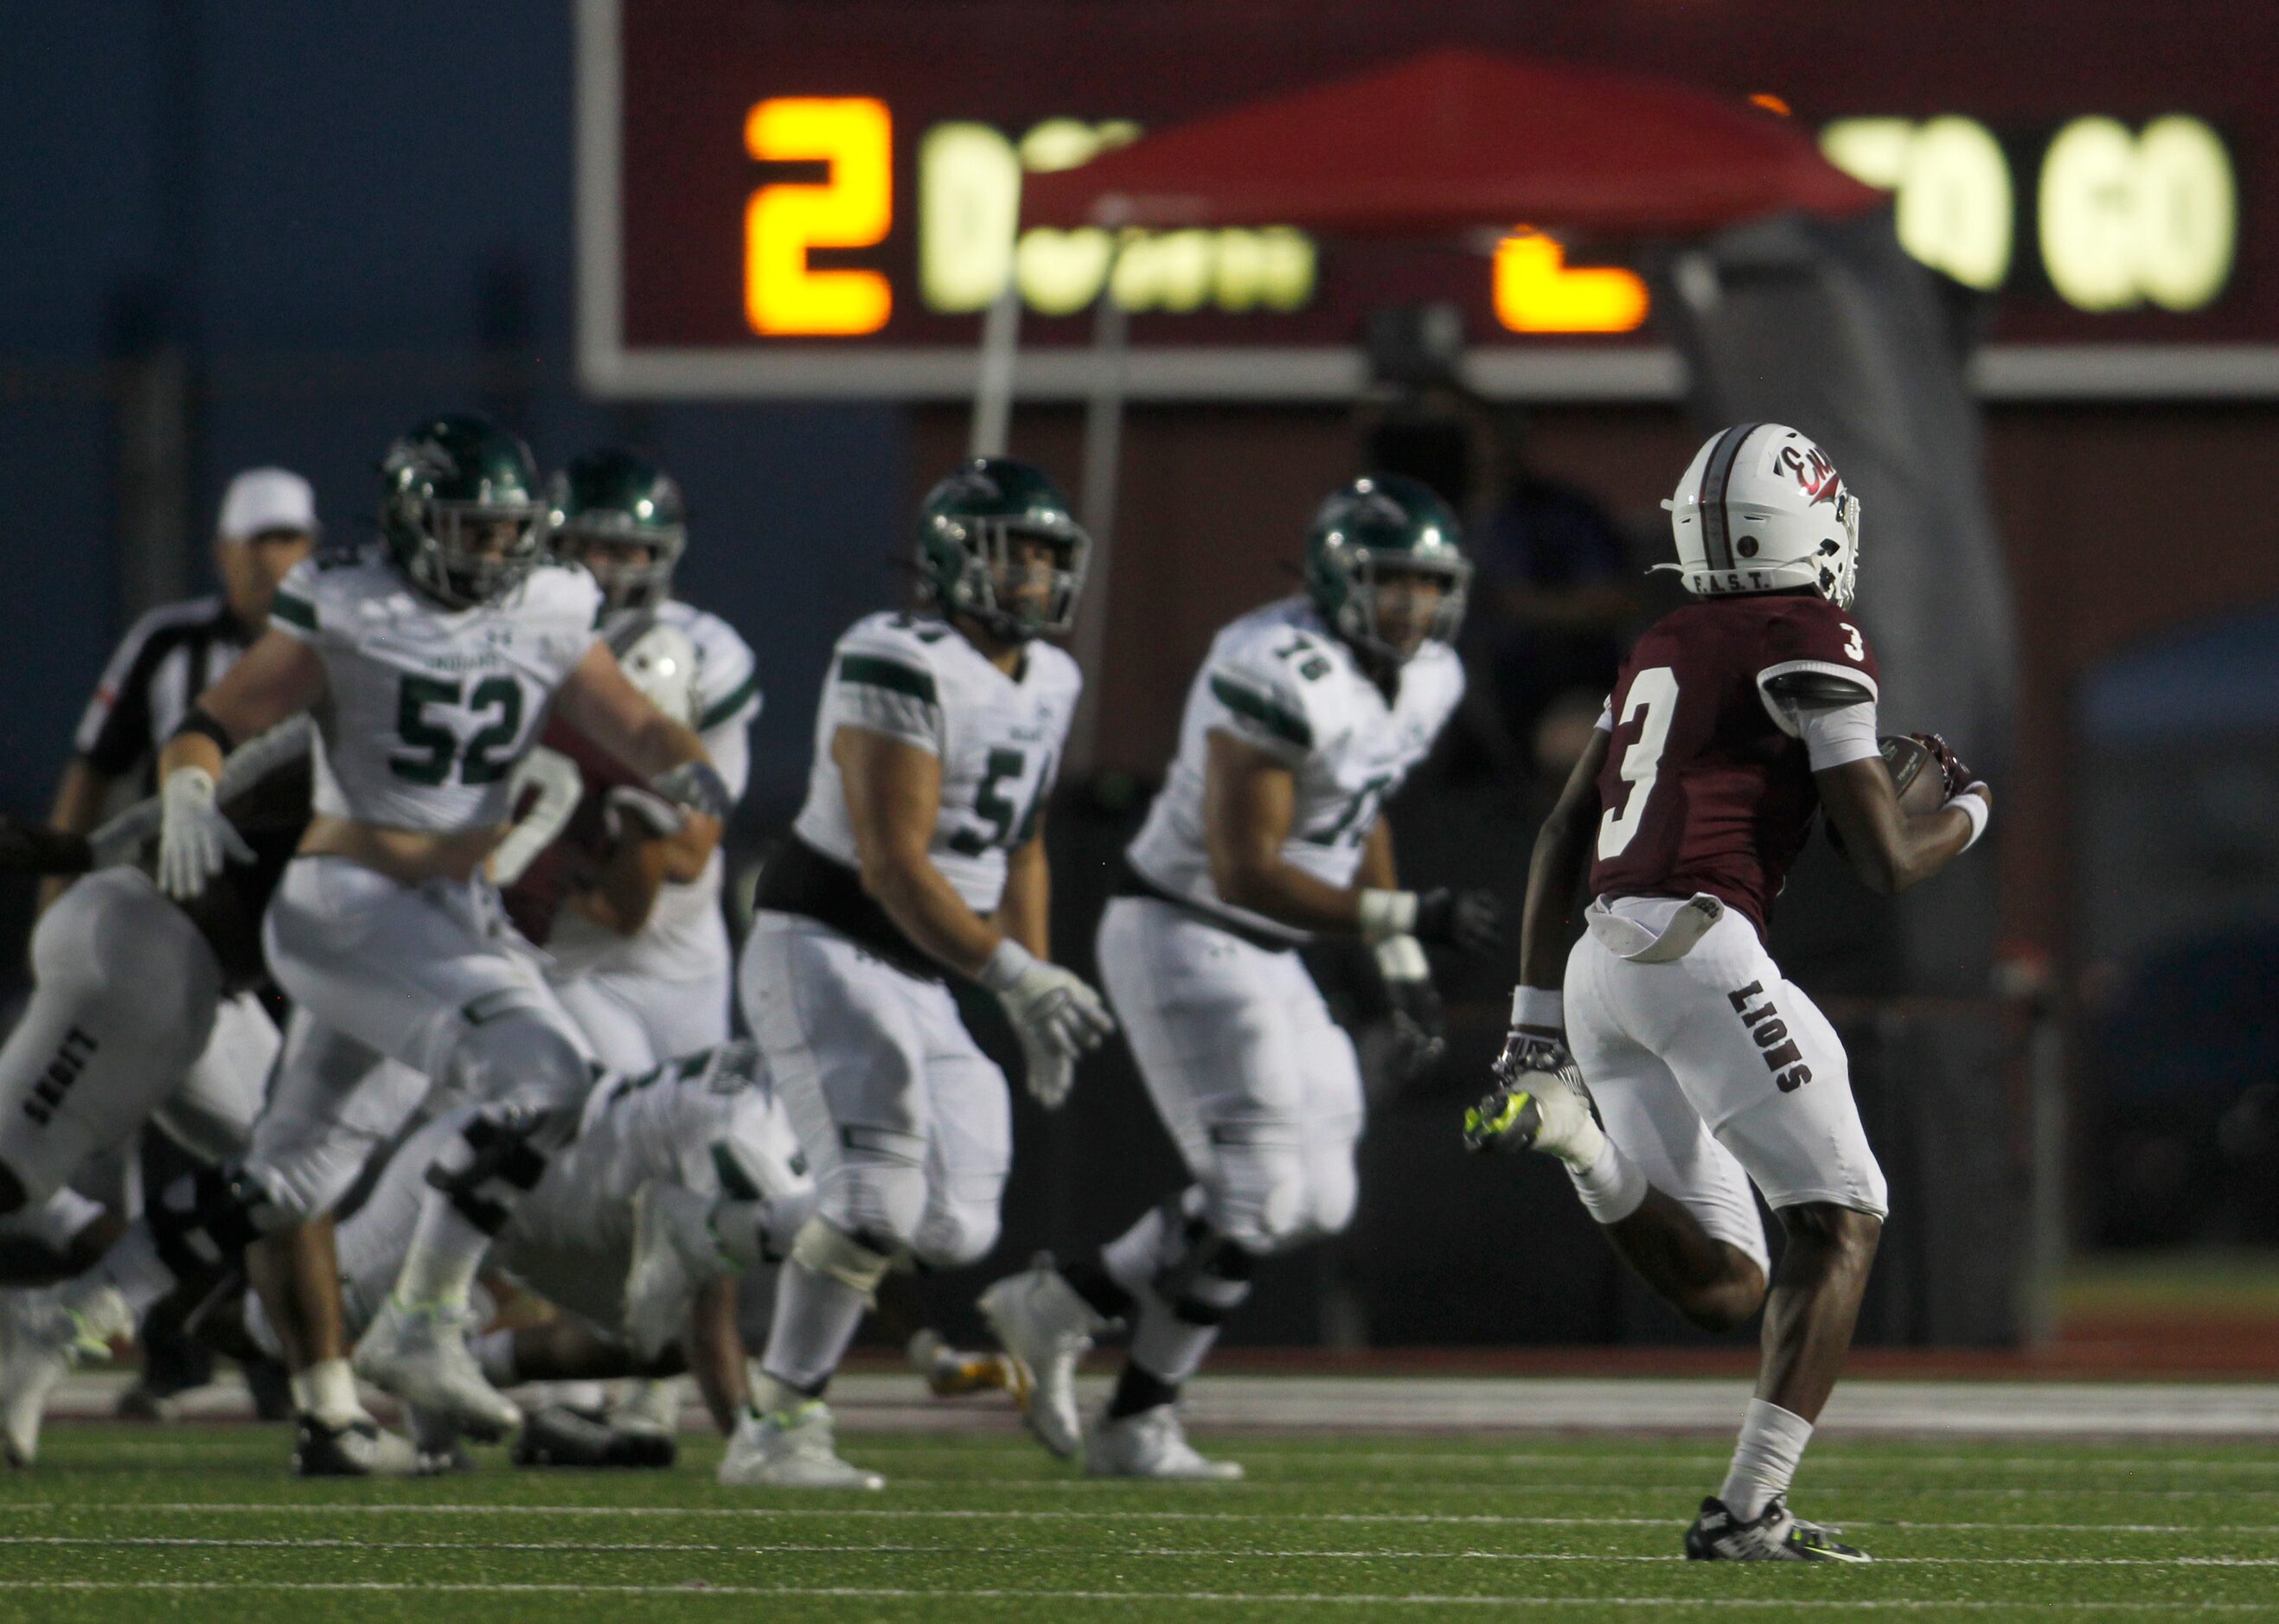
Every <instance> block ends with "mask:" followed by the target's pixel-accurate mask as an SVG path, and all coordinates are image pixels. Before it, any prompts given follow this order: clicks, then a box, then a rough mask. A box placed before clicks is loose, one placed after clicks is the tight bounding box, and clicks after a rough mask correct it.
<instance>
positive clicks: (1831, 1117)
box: [1565, 908, 1888, 1268]
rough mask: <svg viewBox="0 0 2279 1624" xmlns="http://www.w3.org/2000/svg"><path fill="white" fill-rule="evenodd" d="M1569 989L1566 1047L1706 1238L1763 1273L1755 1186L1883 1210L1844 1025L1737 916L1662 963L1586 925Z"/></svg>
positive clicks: (1787, 1203) (1785, 1198)
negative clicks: (1616, 949)
mask: <svg viewBox="0 0 2279 1624" xmlns="http://www.w3.org/2000/svg"><path fill="white" fill-rule="evenodd" d="M1565 998H1566V1010H1567V1043H1568V1046H1569V1049H1571V1050H1572V1051H1573V1053H1574V1055H1575V1063H1576V1065H1577V1067H1578V1068H1579V1069H1581V1071H1582V1073H1583V1080H1584V1082H1585V1083H1586V1084H1588V1085H1589V1086H1590V1090H1591V1098H1592V1099H1593V1100H1595V1101H1596V1102H1597V1104H1598V1107H1599V1115H1600V1119H1601V1120H1602V1121H1603V1122H1605V1124H1606V1130H1607V1133H1608V1137H1609V1138H1612V1139H1613V1140H1614V1142H1615V1145H1618V1146H1620V1147H1621V1149H1622V1151H1623V1154H1624V1155H1626V1156H1628V1157H1630V1158H1631V1161H1635V1162H1636V1163H1637V1164H1638V1168H1639V1169H1640V1170H1641V1171H1642V1172H1644V1173H1645V1175H1646V1182H1647V1183H1648V1184H1652V1185H1653V1186H1654V1188H1655V1189H1657V1190H1659V1191H1662V1192H1663V1193H1664V1194H1665V1195H1669V1196H1671V1197H1674V1198H1675V1199H1677V1200H1678V1201H1679V1202H1681V1203H1683V1204H1684V1206H1685V1207H1687V1208H1688V1209H1689V1210H1690V1211H1691V1212H1692V1214H1693V1215H1694V1216H1695V1217H1696V1218H1698V1219H1699V1220H1700V1222H1701V1226H1702V1228H1703V1229H1707V1231H1708V1232H1709V1234H1710V1235H1711V1236H1712V1237H1715V1238H1716V1239H1718V1240H1721V1241H1725V1242H1728V1243H1730V1245H1734V1246H1737V1247H1738V1248H1740V1250H1742V1251H1743V1252H1746V1253H1747V1254H1748V1255H1749V1256H1750V1257H1752V1258H1753V1259H1755V1260H1756V1262H1757V1265H1758V1267H1759V1268H1767V1267H1768V1265H1767V1262H1766V1249H1765V1235H1764V1226H1763V1224H1762V1223H1761V1222H1760V1221H1759V1220H1758V1217H1757V1207H1756V1202H1755V1201H1754V1200H1753V1199H1752V1197H1751V1195H1750V1193H1749V1184H1750V1181H1751V1180H1754V1181H1755V1183H1756V1186H1757V1188H1758V1189H1759V1190H1761V1191H1763V1192H1764V1197H1765V1201H1766V1203H1767V1205H1769V1206H1770V1207H1774V1208H1776V1209H1778V1208H1780V1207H1794V1206H1799V1205H1801V1204H1803V1203H1805V1202H1812V1201H1820V1202H1828V1203H1831V1204H1833V1205H1835V1206H1838V1207H1852V1208H1854V1209H1855V1210H1857V1211H1860V1212H1863V1213H1869V1214H1874V1215H1875V1216H1876V1217H1879V1218H1880V1217H1882V1216H1883V1215H1884V1211H1885V1207H1886V1201H1887V1194H1888V1192H1887V1191H1886V1190H1885V1188H1884V1173H1883V1169H1882V1168H1880V1167H1878V1166H1877V1165H1876V1155H1875V1153H1874V1152H1873V1151H1871V1150H1869V1149H1868V1136H1867V1131H1866V1130H1865V1129H1863V1128H1862V1127H1861V1122H1860V1109H1859V1106H1858V1104H1857V1103H1856V1102H1855V1101H1854V1100H1853V1097H1852V1078H1851V1068H1850V1066H1849V1064H1848V1062H1847V1061H1845V1055H1844V1046H1843V1044H1842V1042H1841V1041H1839V1040H1838V1038H1837V1036H1836V1029H1835V1028H1834V1027H1832V1026H1830V1024H1829V1023H1828V1017H1827V1016H1825V1015H1822V1014H1821V1013H1820V1009H1819V1007H1817V1006H1816V1005H1815V1004H1814V1003H1813V1001H1812V1000H1810V999H1809V998H1807V997H1806V996H1805V993H1804V990H1803V989H1802V988H1801V987H1799V986H1798V985H1797V984H1795V983H1794V982H1792V981H1790V980H1788V979H1787V978H1786V977H1784V976H1783V975H1782V974H1781V971H1780V967H1779V966H1778V965H1777V964H1776V963H1774V962H1773V960H1772V955H1771V954H1769V953H1767V952H1766V951H1765V948H1764V944H1763V943H1762V942H1761V941H1759V940H1758V939H1757V933H1756V930H1755V927H1754V926H1753V925H1751V924H1750V923H1749V922H1748V920H1747V919H1746V917H1744V916H1743V915H1741V914H1740V913H1739V912H1738V910H1736V909H1732V908H1728V909H1726V910H1725V914H1724V916H1723V918H1721V919H1720V920H1718V922H1717V923H1715V924H1714V925H1712V926H1710V927H1709V930H1708V931H1707V933H1706V934H1705V935H1704V936H1703V937H1702V938H1701V939H1700V941H1699V942H1697V943H1695V944H1694V946H1693V947H1692V950H1691V951H1689V952H1688V953H1687V954H1685V955H1684V957H1683V958H1680V959H1676V960H1673V961H1669V962H1668V963H1663V964H1641V963H1635V962H1632V961H1627V960H1624V959H1621V958H1618V957H1616V956H1615V954H1613V953H1612V952H1610V951H1609V950H1608V948H1607V947H1605V946H1602V945H1600V942H1599V941H1598V939H1597V938H1595V937H1592V936H1591V935H1588V934H1586V935H1585V936H1584V937H1583V938H1582V939H1581V940H1580V941H1578V942H1577V943H1576V944H1575V947H1574V951H1573V952H1572V953H1571V954H1569V957H1568V960H1567V982H1566V993H1565Z"/></svg>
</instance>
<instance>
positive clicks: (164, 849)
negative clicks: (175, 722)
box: [158, 767, 253, 902]
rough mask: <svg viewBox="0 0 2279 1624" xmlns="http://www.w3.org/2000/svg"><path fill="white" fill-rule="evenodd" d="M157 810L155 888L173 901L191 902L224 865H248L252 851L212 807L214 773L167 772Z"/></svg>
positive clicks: (192, 770) (194, 770)
mask: <svg viewBox="0 0 2279 1624" xmlns="http://www.w3.org/2000/svg"><path fill="white" fill-rule="evenodd" d="M158 807H159V814H158V884H159V885H161V886H162V887H164V888H165V892H166V894H167V895H168V896H170V897H172V898H173V899H174V900H175V901H177V902H188V901H189V900H192V899H193V898H195V897H196V895H197V894H198V893H199V892H202V891H203V890H204V889H205V888H206V882H207V881H208V880H210V879H211V878H212V877H214V876H215V875H217V874H219V873H220V872H221V871H222V868H223V865H225V864H226V863H232V862H252V861H253V848H252V847H251V846H248V845H247V844H246V843H245V838H244V837H243V836H242V835H241V834H239V833H238V832H237V828H236V825H234V823H231V822H230V821H229V819H227V818H226V817H224V816H222V813H221V808H219V807H218V806H216V805H214V781H213V775H212V774H211V773H210V772H208V771H207V770H205V769H204V768H203V767H177V768H175V769H174V770H173V771H172V772H170V773H168V774H167V775H166V782H165V784H164V785H161V786H160V788H159V791H158Z"/></svg>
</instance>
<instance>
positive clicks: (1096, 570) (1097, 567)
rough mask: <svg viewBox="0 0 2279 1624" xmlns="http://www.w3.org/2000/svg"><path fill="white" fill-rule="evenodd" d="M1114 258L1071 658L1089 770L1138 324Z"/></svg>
mask: <svg viewBox="0 0 2279 1624" xmlns="http://www.w3.org/2000/svg"><path fill="white" fill-rule="evenodd" d="M1116 258H1117V255H1116V253H1113V252H1111V253H1110V254H1109V260H1108V271H1107V274H1106V275H1105V276H1103V277H1102V278H1101V286H1100V303H1097V304H1095V305H1094V306H1093V315H1092V358H1093V373H1092V396H1091V399H1090V401H1089V402H1087V403H1086V409H1085V417H1084V498H1083V505H1084V527H1085V530H1086V532H1087V533H1088V534H1090V536H1091V537H1092V562H1091V566H1090V569H1089V571H1087V573H1086V577H1085V589H1084V606H1083V608H1082V609H1081V610H1080V611H1079V613H1078V617H1077V627H1076V639H1075V647H1073V648H1072V649H1071V650H1070V653H1072V654H1074V655H1076V660H1077V663H1078V665H1079V666H1081V667H1082V668H1083V669H1084V697H1083V699H1082V700H1080V701H1078V706H1077V714H1076V719H1075V722H1074V724H1072V725H1071V727H1070V739H1069V765H1070V769H1071V770H1076V771H1086V770H1090V768H1091V767H1092V765H1093V755H1094V751H1093V746H1094V744H1095V742H1096V740H1097V739H1098V738H1099V730H1100V692H1101V679H1102V678H1103V676H1104V675H1105V668H1106V655H1107V651H1108V616H1109V581H1110V579H1111V578H1112V576H1113V574H1114V561H1115V554H1116V475H1117V473H1118V472H1119V471H1120V468H1121V464H1122V461H1123V456H1124V358H1125V356H1126V354H1127V353H1128V346H1127V344H1126V342H1125V340H1126V337H1127V335H1128V333H1129V330H1130V326H1131V317H1130V314H1129V312H1127V311H1126V310H1124V306H1123V305H1122V304H1121V303H1118V302H1117V300H1116Z"/></svg>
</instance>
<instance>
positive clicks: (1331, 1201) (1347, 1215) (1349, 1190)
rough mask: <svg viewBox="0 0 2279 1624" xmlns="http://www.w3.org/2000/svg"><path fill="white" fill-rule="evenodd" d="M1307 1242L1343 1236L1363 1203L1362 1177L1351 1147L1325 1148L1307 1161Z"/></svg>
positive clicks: (1335, 1146) (1329, 1146)
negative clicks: (1358, 1206)
mask: <svg viewBox="0 0 2279 1624" xmlns="http://www.w3.org/2000/svg"><path fill="white" fill-rule="evenodd" d="M1306 1196H1307V1201H1306V1220H1305V1234H1306V1237H1307V1238H1308V1239H1316V1238H1319V1237H1323V1236H1328V1235H1341V1234H1343V1233H1344V1232H1345V1230H1346V1229H1347V1226H1349V1225H1350V1224H1351V1223H1352V1222H1353V1218H1354V1207H1356V1206H1357V1205H1359V1203H1360V1200H1361V1175H1360V1172H1359V1170H1358V1169H1357V1168H1355V1167H1354V1147H1353V1146H1352V1145H1323V1146H1320V1147H1318V1148H1316V1150H1315V1151H1314V1152H1313V1153H1310V1154H1309V1155H1308V1157H1307V1158H1306Z"/></svg>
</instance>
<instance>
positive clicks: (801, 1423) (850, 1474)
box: [720, 1398, 886, 1489]
mask: <svg viewBox="0 0 2279 1624" xmlns="http://www.w3.org/2000/svg"><path fill="white" fill-rule="evenodd" d="M720 1481H721V1482H723V1483H725V1484H726V1485H728V1487H730V1488H732V1489H738V1488H764V1489H883V1488H885V1487H886V1479H885V1478H883V1477H881V1476H879V1475H878V1474H877V1473H876V1472H866V1471H864V1470H863V1468H862V1467H858V1466H850V1465H848V1463H847V1462H846V1461H844V1460H841V1459H840V1458H839V1452H838V1450H837V1449H836V1448H835V1447H833V1439H832V1427H831V1411H830V1409H829V1407H828V1406H825V1404H824V1403H823V1401H822V1400H821V1399H819V1398H818V1399H815V1400H812V1401H810V1402H809V1403H807V1404H803V1405H802V1406H800V1407H799V1408H798V1409H796V1410H789V1411H784V1412H781V1413H777V1414H773V1415H761V1414H759V1413H756V1412H755V1411H753V1410H750V1409H747V1410H746V1411H745V1412H744V1413H743V1416H742V1418H741V1419H740V1420H739V1421H737V1422H736V1436H733V1438H730V1439H729V1440H728V1452H727V1454H726V1455H725V1456H723V1457H722V1458H721V1461H720Z"/></svg>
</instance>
